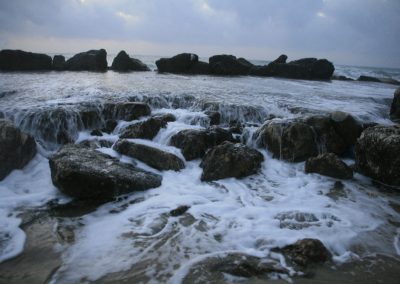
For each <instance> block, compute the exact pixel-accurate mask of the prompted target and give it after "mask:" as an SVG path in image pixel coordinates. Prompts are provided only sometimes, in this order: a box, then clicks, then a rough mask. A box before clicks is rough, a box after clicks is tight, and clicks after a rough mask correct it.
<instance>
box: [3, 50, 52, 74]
mask: <svg viewBox="0 0 400 284" xmlns="http://www.w3.org/2000/svg"><path fill="white" fill-rule="evenodd" d="M51 63H52V60H51V57H50V56H48V55H46V54H40V53H32V52H26V51H22V50H10V49H3V50H1V51H0V70H2V71H33V70H51Z"/></svg>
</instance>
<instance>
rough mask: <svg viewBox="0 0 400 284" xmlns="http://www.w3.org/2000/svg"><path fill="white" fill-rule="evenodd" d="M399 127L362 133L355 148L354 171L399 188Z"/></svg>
mask: <svg viewBox="0 0 400 284" xmlns="http://www.w3.org/2000/svg"><path fill="white" fill-rule="evenodd" d="M399 153H400V126H398V125H396V126H384V125H378V126H374V127H370V128H367V129H366V130H364V131H363V133H362V134H361V136H360V138H359V139H358V141H357V144H356V147H355V160H356V169H357V171H360V172H361V173H362V174H364V175H366V176H369V177H371V178H373V179H375V180H378V181H381V182H383V183H386V184H389V185H393V186H400V156H399Z"/></svg>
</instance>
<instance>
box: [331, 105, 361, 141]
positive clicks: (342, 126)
mask: <svg viewBox="0 0 400 284" xmlns="http://www.w3.org/2000/svg"><path fill="white" fill-rule="evenodd" d="M330 118H331V119H332V121H333V125H334V127H335V130H336V132H337V133H338V134H339V135H340V137H342V139H343V140H344V142H345V143H346V145H347V146H352V145H354V144H355V143H356V141H357V138H358V137H360V135H361V132H362V130H363V129H362V125H361V123H359V122H358V121H357V120H356V119H355V118H354V117H353V116H351V115H350V114H349V113H347V112H342V111H335V112H332V113H331V115H330Z"/></svg>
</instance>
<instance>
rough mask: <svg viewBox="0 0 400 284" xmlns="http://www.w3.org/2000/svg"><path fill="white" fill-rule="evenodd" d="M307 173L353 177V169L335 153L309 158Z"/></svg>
mask: <svg viewBox="0 0 400 284" xmlns="http://www.w3.org/2000/svg"><path fill="white" fill-rule="evenodd" d="M305 172H306V173H318V174H321V175H324V176H329V177H333V178H338V179H351V178H353V170H352V169H351V168H350V167H349V166H347V165H346V164H345V163H344V162H343V161H342V160H340V159H339V157H338V156H336V155H335V154H333V153H326V154H322V155H319V156H317V157H313V158H309V159H307V161H306V163H305Z"/></svg>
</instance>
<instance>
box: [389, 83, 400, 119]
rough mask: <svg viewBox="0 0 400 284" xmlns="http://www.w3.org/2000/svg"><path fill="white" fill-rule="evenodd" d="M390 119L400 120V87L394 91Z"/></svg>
mask: <svg viewBox="0 0 400 284" xmlns="http://www.w3.org/2000/svg"><path fill="white" fill-rule="evenodd" d="M390 119H391V120H393V121H397V122H399V121H400V88H398V89H397V90H396V91H395V92H394V96H393V101H392V105H391V107H390Z"/></svg>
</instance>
